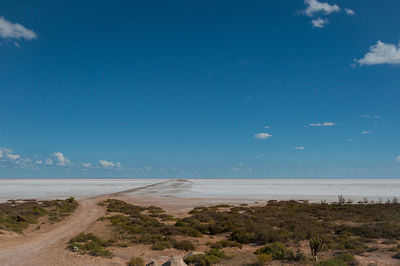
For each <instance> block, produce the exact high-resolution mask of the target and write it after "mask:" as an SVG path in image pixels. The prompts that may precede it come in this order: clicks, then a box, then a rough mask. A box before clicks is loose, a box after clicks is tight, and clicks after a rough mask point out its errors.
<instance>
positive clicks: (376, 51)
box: [355, 41, 400, 66]
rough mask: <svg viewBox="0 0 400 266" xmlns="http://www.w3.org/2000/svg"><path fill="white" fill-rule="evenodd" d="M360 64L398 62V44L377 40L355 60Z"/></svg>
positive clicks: (394, 63)
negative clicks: (361, 56)
mask: <svg viewBox="0 0 400 266" xmlns="http://www.w3.org/2000/svg"><path fill="white" fill-rule="evenodd" d="M355 61H356V62H358V63H359V64H360V65H361V66H363V65H367V66H370V65H380V64H391V65H398V64H400V44H399V45H398V46H396V45H394V44H386V43H383V42H381V41H378V42H377V43H376V44H375V45H372V46H371V47H369V51H368V52H367V53H366V54H365V55H364V57H363V58H361V59H359V60H357V59H355Z"/></svg>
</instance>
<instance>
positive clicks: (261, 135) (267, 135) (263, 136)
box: [254, 133, 272, 139]
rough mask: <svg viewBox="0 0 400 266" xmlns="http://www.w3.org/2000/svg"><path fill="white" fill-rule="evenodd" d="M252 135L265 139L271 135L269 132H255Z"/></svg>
mask: <svg viewBox="0 0 400 266" xmlns="http://www.w3.org/2000/svg"><path fill="white" fill-rule="evenodd" d="M254 137H255V138H256V139H267V138H270V137H272V135H271V134H269V133H257V134H255V135H254Z"/></svg>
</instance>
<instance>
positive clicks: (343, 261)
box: [317, 254, 358, 266]
mask: <svg viewBox="0 0 400 266" xmlns="http://www.w3.org/2000/svg"><path fill="white" fill-rule="evenodd" d="M357 264H358V263H357V261H356V260H355V259H354V257H353V256H351V255H350V254H342V255H339V256H337V257H335V258H332V259H328V260H324V261H321V262H320V263H318V264H317V265H318V266H353V265H357Z"/></svg>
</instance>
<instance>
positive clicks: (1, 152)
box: [0, 147, 22, 163]
mask: <svg viewBox="0 0 400 266" xmlns="http://www.w3.org/2000/svg"><path fill="white" fill-rule="evenodd" d="M0 159H3V160H6V159H8V160H11V161H14V162H16V163H18V161H20V160H22V158H21V155H19V154H15V153H13V151H12V150H10V149H8V148H1V147H0Z"/></svg>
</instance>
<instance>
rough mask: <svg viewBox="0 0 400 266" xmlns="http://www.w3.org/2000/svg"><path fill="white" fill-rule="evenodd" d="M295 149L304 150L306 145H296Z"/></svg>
mask: <svg viewBox="0 0 400 266" xmlns="http://www.w3.org/2000/svg"><path fill="white" fill-rule="evenodd" d="M294 149H295V150H304V149H305V147H304V146H298V147H294Z"/></svg>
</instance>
